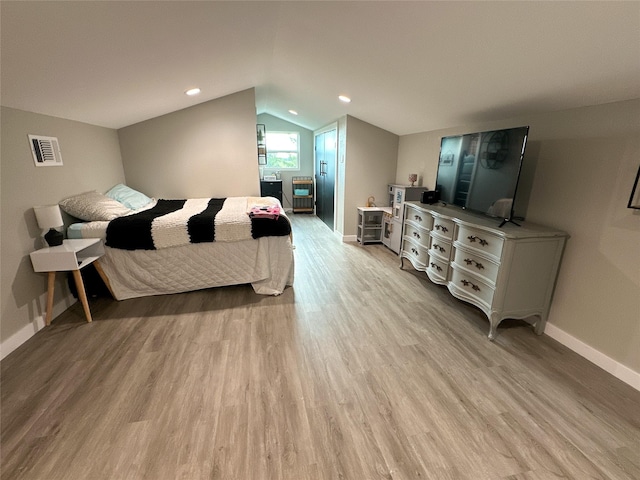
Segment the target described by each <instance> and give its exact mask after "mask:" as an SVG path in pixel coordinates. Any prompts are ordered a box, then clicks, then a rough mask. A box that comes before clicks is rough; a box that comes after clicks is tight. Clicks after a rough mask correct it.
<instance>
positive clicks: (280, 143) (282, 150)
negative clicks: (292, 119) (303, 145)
mask: <svg viewBox="0 0 640 480" xmlns="http://www.w3.org/2000/svg"><path fill="white" fill-rule="evenodd" d="M299 139H300V136H299V134H298V132H269V131H267V165H266V166H267V168H278V169H282V170H284V169H290V170H299V169H300V160H299V158H300V141H299Z"/></svg>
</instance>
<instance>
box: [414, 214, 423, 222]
mask: <svg viewBox="0 0 640 480" xmlns="http://www.w3.org/2000/svg"><path fill="white" fill-rule="evenodd" d="M413 218H414V219H416V220H417V221H419V222H421V221H422V217H421V216H420V215H414V216H413Z"/></svg>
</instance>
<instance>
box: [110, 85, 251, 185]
mask: <svg viewBox="0 0 640 480" xmlns="http://www.w3.org/2000/svg"><path fill="white" fill-rule="evenodd" d="M118 136H119V138H120V149H121V151H122V161H123V164H124V171H125V175H126V178H127V183H128V185H129V186H131V187H133V188H135V189H138V190H140V191H142V192H144V193H145V194H147V195H149V196H153V197H156V198H199V197H231V196H244V195H258V194H259V193H260V183H259V179H258V152H257V149H258V147H257V140H256V107H255V91H254V89H253V88H251V89H248V90H244V91H242V92H238V93H234V94H232V95H227V96H226V97H222V98H218V99H215V100H211V101H208V102H205V103H201V104H199V105H195V106H193V107H189V108H185V109H183V110H179V111H177V112H173V113H169V114H167V115H163V116H161V117H157V118H153V119H151V120H147V121H145V122H141V123H137V124H135V125H131V126H128V127H125V128H121V129H120V130H118Z"/></svg>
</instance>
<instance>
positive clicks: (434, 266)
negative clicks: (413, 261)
mask: <svg viewBox="0 0 640 480" xmlns="http://www.w3.org/2000/svg"><path fill="white" fill-rule="evenodd" d="M431 268H435V269H436V270H438V271H439V272H441V271H442V267H440V265H436V264H435V263H433V262H431Z"/></svg>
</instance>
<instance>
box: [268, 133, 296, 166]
mask: <svg viewBox="0 0 640 480" xmlns="http://www.w3.org/2000/svg"><path fill="white" fill-rule="evenodd" d="M270 134H271V135H273V134H286V135H292V134H293V135H295V136H296V139H297V141H296V150H275V149H270V148H269V135H270ZM265 145H266V147H267V164H266V165H264V168H265V169H268V170H286V171H289V172H292V171H299V170H300V132H298V131H296V130H267V131H266V136H265ZM277 153H289V154H290V153H295V154H296V163H297V165H296V166H295V167H279V166H273V165H270V164H269V157H270V155H271V154H277Z"/></svg>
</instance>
